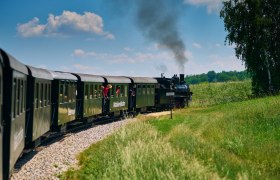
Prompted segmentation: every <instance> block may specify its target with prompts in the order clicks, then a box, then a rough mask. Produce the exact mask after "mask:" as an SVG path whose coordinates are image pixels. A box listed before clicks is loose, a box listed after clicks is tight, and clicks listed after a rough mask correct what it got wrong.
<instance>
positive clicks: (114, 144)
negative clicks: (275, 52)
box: [61, 84, 280, 179]
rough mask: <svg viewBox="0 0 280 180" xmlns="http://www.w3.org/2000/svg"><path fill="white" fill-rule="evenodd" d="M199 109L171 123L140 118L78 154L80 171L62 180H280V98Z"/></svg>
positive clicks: (180, 112) (178, 115) (186, 111)
mask: <svg viewBox="0 0 280 180" xmlns="http://www.w3.org/2000/svg"><path fill="white" fill-rule="evenodd" d="M211 85H214V86H217V84H211ZM211 85H210V86H211ZM197 86H202V85H197ZM207 86H208V85H205V87H207ZM218 86H220V85H219V84H218ZM205 87H204V88H205ZM196 88H197V87H193V91H194V93H195V94H196V96H199V93H198V91H197V90H196ZM201 88H203V87H200V88H199V89H198V90H200V89H201ZM207 88H212V87H207ZM202 94H204V93H202ZM221 94H222V92H220V93H218V94H217V96H221ZM230 94H235V93H230ZM248 94H249V93H248ZM234 96H236V94H235V95H234ZM194 98H195V96H194ZM244 98H245V99H247V98H246V97H245V96H244ZM217 99H219V98H217ZM226 99H229V97H226ZM231 99H234V98H231ZM234 101H235V100H234ZM198 102H200V101H198ZM219 102H227V100H225V101H219ZM194 104H195V100H194ZM209 104H217V103H212V100H211V103H209ZM203 105H205V104H203ZM198 106H199V105H198V104H196V107H192V108H187V109H183V110H177V111H176V112H175V114H174V118H173V120H170V119H169V116H163V117H160V118H150V119H148V118H146V117H141V116H140V117H139V119H140V120H139V121H140V122H137V123H132V124H130V125H128V126H126V127H125V128H123V129H121V130H120V131H118V132H117V133H115V134H114V135H112V136H110V137H108V138H107V139H105V140H104V141H101V142H99V143H97V144H94V145H92V146H91V147H90V148H89V149H87V150H86V151H85V152H83V153H82V154H80V155H79V157H78V158H79V160H80V165H81V168H80V169H79V170H69V171H68V172H67V173H66V174H64V176H63V177H61V178H62V179H63V178H65V179H187V178H190V179H219V178H229V179H237V178H242V179H248V178H249V179H279V178H280V153H279V149H280V108H279V107H280V96H277V97H269V98H261V99H254V100H248V101H243V102H235V103H227V104H220V105H215V106H210V107H198Z"/></svg>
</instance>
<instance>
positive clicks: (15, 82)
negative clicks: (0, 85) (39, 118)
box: [13, 79, 17, 118]
mask: <svg viewBox="0 0 280 180" xmlns="http://www.w3.org/2000/svg"><path fill="white" fill-rule="evenodd" d="M13 89H14V99H13V102H14V104H13V115H14V118H15V117H16V104H17V100H16V97H17V80H16V79H14V83H13Z"/></svg>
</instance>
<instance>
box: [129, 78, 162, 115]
mask: <svg viewBox="0 0 280 180" xmlns="http://www.w3.org/2000/svg"><path fill="white" fill-rule="evenodd" d="M128 78H130V79H131V84H130V86H129V110H130V111H137V112H144V111H147V109H148V108H150V107H153V106H155V86H156V84H157V80H156V79H154V78H149V77H128Z"/></svg>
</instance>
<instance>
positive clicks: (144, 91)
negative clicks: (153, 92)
mask: <svg viewBox="0 0 280 180" xmlns="http://www.w3.org/2000/svg"><path fill="white" fill-rule="evenodd" d="M145 94H146V85H143V95H145Z"/></svg>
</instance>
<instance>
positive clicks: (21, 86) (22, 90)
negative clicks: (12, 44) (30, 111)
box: [20, 80, 25, 113]
mask: <svg viewBox="0 0 280 180" xmlns="http://www.w3.org/2000/svg"><path fill="white" fill-rule="evenodd" d="M20 90H21V93H22V94H21V113H23V108H24V96H25V93H24V92H25V91H24V88H23V80H21V81H20Z"/></svg>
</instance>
